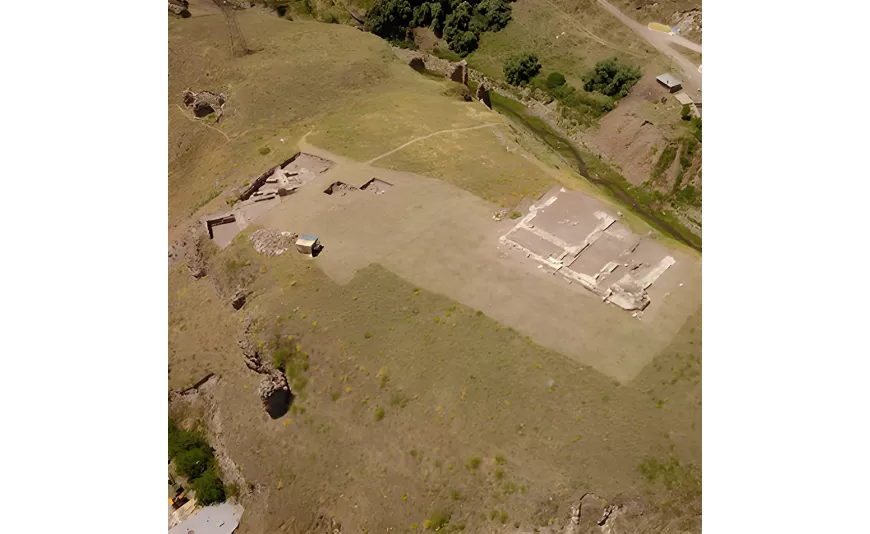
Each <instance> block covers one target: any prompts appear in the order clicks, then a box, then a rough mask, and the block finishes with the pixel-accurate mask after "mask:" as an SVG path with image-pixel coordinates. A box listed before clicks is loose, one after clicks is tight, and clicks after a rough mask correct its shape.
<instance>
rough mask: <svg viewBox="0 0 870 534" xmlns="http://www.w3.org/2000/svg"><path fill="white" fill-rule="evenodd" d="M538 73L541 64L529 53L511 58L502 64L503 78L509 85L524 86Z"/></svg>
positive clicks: (536, 57)
mask: <svg viewBox="0 0 870 534" xmlns="http://www.w3.org/2000/svg"><path fill="white" fill-rule="evenodd" d="M539 72H541V62H540V61H538V56H536V55H535V54H531V53H529V52H524V53H522V54H517V55H514V56H511V57H509V58H507V59H506V60H505V62H504V77H505V79H506V80H507V81H508V83H509V84H511V85H524V84H526V83H528V82H529V80H531V79H532V78H533V77H534V76H536V75H537V74H538V73H539Z"/></svg>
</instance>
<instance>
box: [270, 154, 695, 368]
mask: <svg viewBox="0 0 870 534" xmlns="http://www.w3.org/2000/svg"><path fill="white" fill-rule="evenodd" d="M303 149H304V150H305V151H306V152H310V153H313V154H315V155H318V156H320V157H324V158H327V159H331V160H334V161H336V162H337V164H336V166H335V167H334V168H333V169H331V170H330V171H328V172H327V173H325V174H322V175H319V176H318V177H317V178H316V179H315V180H313V181H312V182H310V183H308V184H307V185H306V186H304V187H303V188H302V189H300V190H299V192H297V193H296V194H294V195H293V196H291V197H288V198H287V199H285V201H284V202H282V203H281V204H279V205H278V206H277V207H276V208H274V209H273V210H271V211H270V212H269V213H268V214H266V215H264V216H263V217H262V218H261V219H258V221H257V222H258V223H259V224H260V225H262V226H265V227H268V228H274V229H277V230H281V231H292V232H296V233H300V234H302V233H306V234H315V235H317V236H319V237H320V238H321V241H322V242H323V243H324V244H325V246H326V247H327V250H326V251H325V252H324V253H323V254H321V255H320V257H318V258H317V264H318V266H319V267H320V268H321V269H323V270H324V272H325V273H326V274H327V275H329V276H330V278H332V279H333V280H334V281H336V282H337V283H339V284H346V283H348V282H349V281H350V280H351V279H352V278H353V277H354V276H355V275H356V273H357V271H359V270H361V269H363V268H365V267H367V266H368V265H370V264H373V263H377V264H380V265H382V266H384V267H385V268H387V269H389V270H390V271H392V272H393V273H395V274H396V275H398V276H400V277H401V278H403V279H405V280H407V281H408V282H409V283H412V284H415V285H417V286H418V287H421V288H424V289H427V290H429V291H432V292H435V293H439V294H442V295H445V296H446V297H448V298H450V299H452V300H455V301H458V302H461V303H462V304H464V305H466V306H469V307H471V308H475V309H479V310H482V311H483V312H484V313H486V314H487V315H488V316H490V317H493V318H494V319H496V320H498V321H500V322H501V323H503V324H505V325H506V326H510V327H512V328H513V329H515V330H516V331H517V332H519V333H520V334H522V335H526V336H530V337H531V338H532V340H534V341H535V342H536V343H538V344H540V345H542V346H545V347H549V348H552V349H555V350H558V351H560V352H562V353H563V354H565V355H566V356H569V357H571V358H573V359H575V360H576V361H578V362H580V363H583V364H586V365H591V366H593V367H595V368H596V369H598V370H600V371H602V372H604V373H605V374H607V375H609V376H611V377H612V378H615V379H617V380H620V381H622V382H627V381H629V380H631V379H632V378H634V377H635V376H636V375H637V373H639V372H640V371H641V369H643V367H645V366H646V365H647V364H648V363H649V362H650V361H651V360H652V358H653V357H654V356H655V355H656V354H658V353H659V352H660V351H661V350H662V348H663V347H664V346H666V345H667V344H668V343H669V342H670V340H671V339H672V338H673V336H674V334H675V333H676V332H677V330H679V329H680V328H681V327H682V325H683V323H684V322H685V321H686V318H687V316H688V315H689V314H691V313H693V312H694V311H695V310H696V309H697V308H698V306H699V305H700V300H699V292H698V290H699V289H700V277H701V273H700V264H699V263H698V261H697V260H695V259H694V258H693V257H691V256H689V255H679V254H677V253H676V252H674V254H677V255H678V256H679V261H678V264H677V265H676V266H674V267H673V268H672V269H670V270H669V271H668V272H667V273H666V275H665V278H666V279H665V280H663V281H662V284H663V285H665V284H667V285H671V286H675V285H676V284H675V283H673V280H676V279H677V278H679V280H680V281H681V282H682V283H683V284H684V286H683V288H680V289H681V291H673V292H672V294H671V296H670V297H669V298H668V299H667V303H666V304H664V305H661V303H656V304H655V305H654V306H653V307H652V309H651V310H650V312H651V314H650V315H649V316H648V317H646V320H644V321H638V320H637V319H634V318H632V317H631V314H630V313H626V312H625V311H624V310H621V309H617V308H615V307H613V306H610V305H606V304H602V303H601V302H600V298H597V297H595V296H594V295H592V294H591V293H588V292H587V291H585V290H584V289H582V288H580V287H577V286H569V285H568V284H567V283H566V281H565V280H563V279H562V277H560V276H559V277H556V276H551V275H548V274H544V273H543V271H540V270H539V269H537V265H536V264H534V263H531V262H520V261H518V259H517V258H516V257H514V256H517V255H518V253H517V252H516V251H512V250H511V249H510V247H507V246H504V245H502V246H500V245H499V242H498V238H499V237H500V236H501V235H503V234H505V233H506V231H507V230H508V229H509V228H510V227H511V226H513V223H512V222H511V221H504V222H502V223H496V222H495V221H493V219H492V215H493V213H494V212H495V211H497V206H495V205H493V204H491V203H488V202H485V201H483V200H481V199H480V198H477V197H475V196H474V195H472V194H470V193H467V192H465V191H463V190H461V189H459V188H457V187H454V186H452V185H450V184H446V183H444V182H443V181H441V180H435V179H432V178H426V177H424V176H420V175H415V174H411V173H406V172H396V171H389V170H386V169H379V168H377V167H372V166H367V165H364V164H360V163H356V162H353V161H351V160H347V159H344V158H340V157H339V156H336V155H335V154H331V153H328V152H325V151H323V150H319V149H317V148H316V147H314V146H312V145H308V144H303ZM518 157H519V156H518ZM371 177H378V178H379V179H381V180H385V181H387V182H389V183H391V184H393V186H394V187H392V188H391V189H390V190H389V191H388V192H387V193H385V194H383V195H372V194H369V193H366V192H365V191H358V192H354V193H353V194H350V195H346V196H344V197H340V198H339V197H335V196H329V195H326V194H325V193H323V190H325V189H326V188H327V187H328V186H329V185H330V184H331V183H333V182H336V181H341V182H344V183H349V184H359V183H362V182H365V181H366V180H368V179H369V178H371ZM602 207H603V206H602ZM519 256H520V257H522V255H521V254H519ZM670 279H673V280H670Z"/></svg>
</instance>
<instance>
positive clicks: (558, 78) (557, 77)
mask: <svg viewBox="0 0 870 534" xmlns="http://www.w3.org/2000/svg"><path fill="white" fill-rule="evenodd" d="M563 85H565V76H563V75H562V73H561V72H551V73H550V75H549V76H547V87H549V88H550V89H555V88H557V87H561V86H563Z"/></svg>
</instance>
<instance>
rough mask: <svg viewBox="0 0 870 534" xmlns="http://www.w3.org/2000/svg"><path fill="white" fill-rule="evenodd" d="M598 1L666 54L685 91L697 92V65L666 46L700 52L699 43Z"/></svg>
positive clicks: (691, 93) (694, 93)
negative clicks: (664, 30) (639, 20)
mask: <svg viewBox="0 0 870 534" xmlns="http://www.w3.org/2000/svg"><path fill="white" fill-rule="evenodd" d="M598 3H599V4H600V5H601V7H603V8H604V9H606V10H607V11H609V12H610V13H611V14H612V15H613V16H614V17H616V18H618V19H619V20H620V21H622V23H623V24H625V25H626V26H628V27H629V28H631V29H632V30H634V31H635V33H637V34H638V35H640V36H641V37H643V38H644V39H646V40H647V41H648V42H649V43H650V44H651V45H653V46H654V47H656V49H657V50H659V51H660V52H661V53H662V54H664V55H666V56H668V58H670V59H671V60H672V61H673V63H674V68H676V69H679V71H680V72H679V73H675V74H679V75H680V76H681V77H682V80H683V88H684V89H685V90H686V92H687V93H689V94H690V95H692V97H695V96H696V95H697V94H698V90H699V89H701V73H700V72H698V66H697V65H695V64H694V63H692V62H691V61H689V59H688V58H686V56H684V55H683V54H681V53H679V52H677V51H676V50H674V49H673V48H671V47H670V46H668V43H673V44H678V45H680V46H685V47H686V48H688V49H690V50H694V51H695V52H698V53H701V45H699V44H696V43H693V42H691V41H689V40H688V39H685V38H683V37H680V36H678V35H669V34H667V33H662V32H657V31H653V30H651V29H649V28H647V27H646V26H643V25H642V24H640V23H638V22H637V21H635V20H634V19H632V18H631V17H628V16H626V15H624V14H623V13H622V12H621V11H620V10H618V9H616V7H614V6H613V5H612V4H611V3H609V2H607V0H598Z"/></svg>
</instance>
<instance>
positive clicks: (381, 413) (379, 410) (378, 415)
mask: <svg viewBox="0 0 870 534" xmlns="http://www.w3.org/2000/svg"><path fill="white" fill-rule="evenodd" d="M383 418H384V409H383V408H380V407H379V408H377V409H376V410H375V421H380V420H381V419H383Z"/></svg>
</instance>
